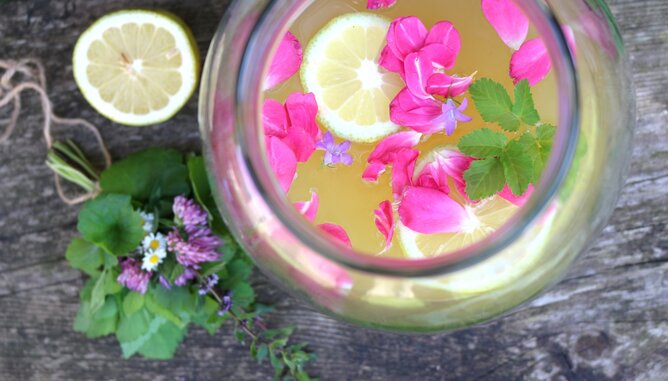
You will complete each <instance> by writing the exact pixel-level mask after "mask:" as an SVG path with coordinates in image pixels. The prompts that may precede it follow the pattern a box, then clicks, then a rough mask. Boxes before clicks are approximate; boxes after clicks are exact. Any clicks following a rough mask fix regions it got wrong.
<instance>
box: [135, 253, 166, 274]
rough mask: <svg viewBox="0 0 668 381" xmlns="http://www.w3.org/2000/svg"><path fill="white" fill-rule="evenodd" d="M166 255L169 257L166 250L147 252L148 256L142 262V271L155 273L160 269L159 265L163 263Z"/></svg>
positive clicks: (145, 255)
mask: <svg viewBox="0 0 668 381" xmlns="http://www.w3.org/2000/svg"><path fill="white" fill-rule="evenodd" d="M165 255H167V253H166V252H165V251H164V250H158V251H147V252H146V254H144V260H143V261H142V265H141V268H142V270H146V271H155V269H157V268H158V265H160V264H161V263H162V260H163V259H164V258H165Z"/></svg>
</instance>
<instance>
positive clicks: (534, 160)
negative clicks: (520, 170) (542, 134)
mask: <svg viewBox="0 0 668 381" xmlns="http://www.w3.org/2000/svg"><path fill="white" fill-rule="evenodd" d="M518 141H519V142H520V143H521V144H522V146H523V147H524V150H525V151H526V153H527V154H528V156H529V157H530V158H531V167H532V168H533V174H532V176H531V181H530V182H531V183H532V184H534V183H536V181H538V179H539V178H540V175H541V174H542V173H543V168H544V162H543V158H542V157H541V155H540V146H539V145H538V142H537V141H536V138H535V137H534V136H533V135H532V134H531V133H528V132H527V133H525V134H524V135H522V136H521V137H520V138H519V139H518Z"/></svg>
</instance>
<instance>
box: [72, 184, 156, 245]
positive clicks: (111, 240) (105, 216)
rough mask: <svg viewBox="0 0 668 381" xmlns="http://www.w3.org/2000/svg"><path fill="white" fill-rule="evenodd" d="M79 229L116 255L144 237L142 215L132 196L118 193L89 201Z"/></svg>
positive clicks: (87, 237) (83, 210)
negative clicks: (134, 204)
mask: <svg viewBox="0 0 668 381" xmlns="http://www.w3.org/2000/svg"><path fill="white" fill-rule="evenodd" d="M77 228H78V229H79V232H80V233H81V235H82V236H83V238H85V239H86V240H87V241H89V242H91V243H94V244H95V245H97V246H99V247H101V248H102V249H103V250H105V251H106V252H107V253H109V254H111V255H115V256H121V255H125V254H127V253H128V252H130V251H132V250H134V249H135V248H137V246H139V243H140V242H141V240H142V239H143V238H144V230H143V229H142V224H141V216H140V215H139V213H138V212H136V211H135V210H134V209H133V208H132V206H131V204H130V196H124V195H118V194H104V195H101V196H98V197H97V198H95V199H93V200H90V201H88V202H86V204H85V205H84V207H83V209H82V210H81V212H80V213H79V223H78V224H77Z"/></svg>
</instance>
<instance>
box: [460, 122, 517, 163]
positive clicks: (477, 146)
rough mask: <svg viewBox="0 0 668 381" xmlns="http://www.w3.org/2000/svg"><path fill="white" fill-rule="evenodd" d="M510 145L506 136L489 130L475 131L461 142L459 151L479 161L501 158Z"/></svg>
mask: <svg viewBox="0 0 668 381" xmlns="http://www.w3.org/2000/svg"><path fill="white" fill-rule="evenodd" d="M507 143H508V138H507V137H506V135H504V134H502V133H500V132H494V131H492V130H490V129H489V128H481V129H479V130H475V131H473V132H471V133H469V134H468V135H465V136H463V137H462V138H461V139H460V140H459V145H458V147H459V150H460V151H461V152H462V153H463V154H464V155H468V156H472V157H475V158H478V159H486V158H488V157H495V156H501V155H502V154H503V149H504V148H505V146H506V144H507Z"/></svg>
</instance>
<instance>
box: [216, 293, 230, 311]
mask: <svg viewBox="0 0 668 381" xmlns="http://www.w3.org/2000/svg"><path fill="white" fill-rule="evenodd" d="M231 308H232V291H227V292H225V294H223V298H222V301H221V303H220V310H218V316H225V314H226V313H227V312H228V311H229V310H230V309H231Z"/></svg>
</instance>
